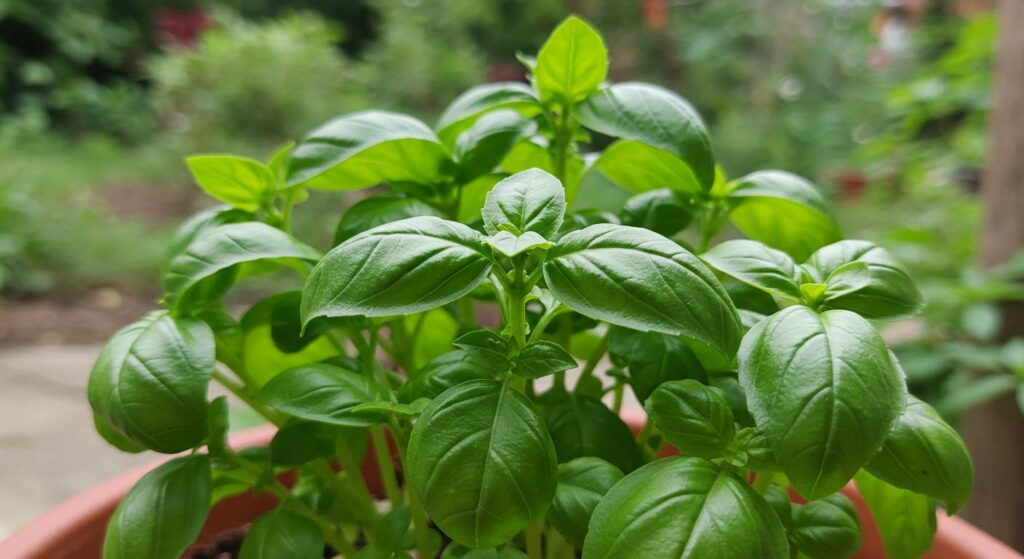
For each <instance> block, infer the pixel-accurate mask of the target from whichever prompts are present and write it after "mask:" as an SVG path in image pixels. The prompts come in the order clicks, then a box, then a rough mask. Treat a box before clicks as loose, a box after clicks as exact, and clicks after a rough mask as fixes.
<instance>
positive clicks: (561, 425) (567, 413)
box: [544, 394, 644, 472]
mask: <svg viewBox="0 0 1024 559" xmlns="http://www.w3.org/2000/svg"><path fill="white" fill-rule="evenodd" d="M544 422H545V423H546V424H547V430H548V432H549V433H551V439H552V440H553V441H554V442H555V450H556V451H557V452H558V462H559V463H562V462H568V461H570V460H573V459H575V458H579V457H581V456H594V457H597V458H601V459H603V460H607V461H608V462H611V463H612V464H614V465H615V466H616V467H617V468H619V469H620V470H622V471H623V472H632V471H633V470H635V469H637V468H639V467H640V466H642V465H643V463H644V458H643V455H642V454H641V453H640V447H639V446H637V444H636V440H635V439H634V438H633V432H632V431H630V429H629V427H628V426H627V425H626V424H625V423H624V422H623V421H622V419H621V418H619V416H618V415H615V412H613V411H612V410H610V409H608V407H607V406H605V405H604V403H603V402H601V400H598V399H597V398H594V397H591V396H585V395H583V394H566V395H565V396H564V397H563V398H561V399H559V400H558V401H556V402H555V403H554V404H552V405H550V406H548V407H546V408H545V409H544Z"/></svg>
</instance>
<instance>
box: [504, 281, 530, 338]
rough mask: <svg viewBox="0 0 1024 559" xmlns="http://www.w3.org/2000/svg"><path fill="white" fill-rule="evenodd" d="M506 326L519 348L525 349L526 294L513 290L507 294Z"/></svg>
mask: <svg viewBox="0 0 1024 559" xmlns="http://www.w3.org/2000/svg"><path fill="white" fill-rule="evenodd" d="M508 306H509V309H508V314H509V317H508V324H509V328H510V329H511V330H512V335H513V336H515V338H516V341H517V342H519V347H520V348H524V347H526V293H523V292H521V291H520V290H518V289H513V290H512V292H511V293H509V301H508Z"/></svg>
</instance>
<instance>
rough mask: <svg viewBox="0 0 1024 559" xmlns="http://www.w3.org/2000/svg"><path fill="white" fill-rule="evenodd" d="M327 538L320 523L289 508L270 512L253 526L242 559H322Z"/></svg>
mask: <svg viewBox="0 0 1024 559" xmlns="http://www.w3.org/2000/svg"><path fill="white" fill-rule="evenodd" d="M323 556H324V535H323V533H321V532H320V527H319V526H317V524H316V522H313V521H312V520H310V519H309V518H306V517H305V516H302V515H301V514H299V513H297V512H292V511H290V510H288V509H285V508H276V509H273V510H270V511H267V512H265V513H263V514H261V515H260V517H259V518H257V519H256V522H253V523H252V528H250V529H249V533H248V534H246V536H245V540H244V541H243V542H242V549H241V551H240V552H239V555H238V557H239V559H279V558H281V557H288V558H289V559H320V558H321V557H323Z"/></svg>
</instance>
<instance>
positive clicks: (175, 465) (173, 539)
mask: <svg viewBox="0 0 1024 559" xmlns="http://www.w3.org/2000/svg"><path fill="white" fill-rule="evenodd" d="M210 476H211V474H210V458H209V457H208V456H206V455H203V454H195V455H192V456H185V457H182V458H175V459H174V460H171V461H169V462H165V463H164V464H161V465H160V466H157V468H156V469H154V470H153V471H151V472H149V473H147V474H146V475H144V476H142V479H140V480H139V481H138V483H136V484H135V486H134V487H132V489H131V491H129V492H128V494H127V495H125V497H124V499H122V500H121V504H119V505H118V506H117V510H115V511H114V515H113V516H112V517H110V523H109V524H107V535H106V537H105V539H104V540H103V559H136V558H138V557H146V558H147V559H178V558H179V557H181V555H182V554H183V553H185V549H186V548H187V547H188V546H189V545H191V544H192V542H193V541H195V539H196V538H197V537H198V536H199V532H200V530H202V528H203V524H204V523H205V522H206V515H207V514H209V512H210V499H211V495H212V491H213V487H212V486H213V482H212V481H211V477H210Z"/></svg>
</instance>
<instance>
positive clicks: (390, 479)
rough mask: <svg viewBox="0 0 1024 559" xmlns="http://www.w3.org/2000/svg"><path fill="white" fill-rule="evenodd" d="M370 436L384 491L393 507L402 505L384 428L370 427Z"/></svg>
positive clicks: (378, 426)
mask: <svg viewBox="0 0 1024 559" xmlns="http://www.w3.org/2000/svg"><path fill="white" fill-rule="evenodd" d="M370 438H371V439H372V440H373V451H374V452H375V453H376V454H377V465H378V466H379V467H380V478H381V479H382V480H383V481H384V491H385V492H386V493H387V495H388V500H389V501H391V506H392V507H393V508H398V507H400V506H402V492H401V490H400V489H399V488H398V479H397V478H396V477H395V463H394V462H393V461H392V460H391V447H390V446H389V445H388V441H387V438H386V437H385V436H384V430H383V429H382V428H381V426H380V425H374V426H373V427H370Z"/></svg>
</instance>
